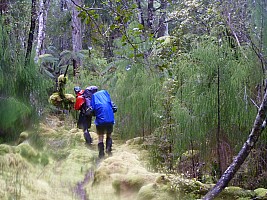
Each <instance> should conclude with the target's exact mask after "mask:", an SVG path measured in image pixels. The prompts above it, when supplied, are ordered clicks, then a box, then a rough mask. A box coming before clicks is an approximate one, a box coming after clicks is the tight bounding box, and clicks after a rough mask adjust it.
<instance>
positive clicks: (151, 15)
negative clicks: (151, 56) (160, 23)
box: [147, 0, 154, 33]
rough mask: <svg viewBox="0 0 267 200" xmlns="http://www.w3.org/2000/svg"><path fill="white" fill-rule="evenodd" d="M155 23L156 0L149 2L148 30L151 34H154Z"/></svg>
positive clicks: (149, 0)
mask: <svg viewBox="0 0 267 200" xmlns="http://www.w3.org/2000/svg"><path fill="white" fill-rule="evenodd" d="M153 21H154V0H148V4H147V28H148V29H149V31H150V33H154V30H153V26H152V25H153Z"/></svg>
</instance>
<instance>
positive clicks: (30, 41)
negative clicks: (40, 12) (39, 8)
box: [25, 0, 36, 65]
mask: <svg viewBox="0 0 267 200" xmlns="http://www.w3.org/2000/svg"><path fill="white" fill-rule="evenodd" d="M35 24H36V0H32V8H31V26H30V31H29V38H28V46H27V51H26V56H25V65H27V64H28V63H29V61H30V57H31V52H32V44H33V36H34V30H35Z"/></svg>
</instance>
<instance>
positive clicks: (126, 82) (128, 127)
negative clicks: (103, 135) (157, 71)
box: [111, 65, 160, 138]
mask: <svg viewBox="0 0 267 200" xmlns="http://www.w3.org/2000/svg"><path fill="white" fill-rule="evenodd" d="M124 67H125V66H124ZM121 68H122V67H121ZM116 75H117V82H116V86H115V90H114V91H113V93H111V95H112V96H114V102H116V104H117V105H118V112H117V113H116V116H115V117H116V119H117V120H116V121H117V122H116V128H117V129H118V132H119V133H121V136H122V138H131V137H136V136H144V135H149V134H151V133H152V132H153V130H154V129H155V128H156V124H157V123H158V120H159V118H158V117H157V116H156V110H157V109H158V107H159V106H160V105H159V104H157V103H158V101H157V96H156V94H157V92H158V90H159V82H158V79H157V78H156V77H153V76H152V75H150V74H149V73H148V72H147V71H145V70H143V69H142V67H140V66H139V65H132V66H131V68H129V69H128V71H127V70H125V69H124V68H122V69H121V70H119V71H118V72H116Z"/></svg>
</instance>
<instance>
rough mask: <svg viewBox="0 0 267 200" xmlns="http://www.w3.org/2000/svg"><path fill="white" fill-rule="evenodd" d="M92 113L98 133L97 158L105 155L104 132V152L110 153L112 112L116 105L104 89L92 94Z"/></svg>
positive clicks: (113, 120)
mask: <svg viewBox="0 0 267 200" xmlns="http://www.w3.org/2000/svg"><path fill="white" fill-rule="evenodd" d="M91 108H92V113H93V115H94V116H95V125H96V132H97V135H98V150H99V158H103V157H104V156H105V153H104V142H103V140H104V135H105V134H106V153H107V154H108V155H111V151H112V138H111V133H112V132H113V125H114V124H115V119H114V113H115V112H116V111H117V107H116V105H115V104H114V103H113V102H112V101H111V98H110V95H109V93H108V92H107V91H106V90H100V91H98V92H95V93H94V94H93V95H92V99H91Z"/></svg>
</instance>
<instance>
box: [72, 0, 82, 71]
mask: <svg viewBox="0 0 267 200" xmlns="http://www.w3.org/2000/svg"><path fill="white" fill-rule="evenodd" d="M76 5H79V6H81V0H72V46H73V53H74V54H75V55H76V54H77V52H78V51H80V50H82V22H81V18H79V17H78V14H79V12H78V10H77V7H76ZM80 65H81V60H80V59H79V58H78V57H77V56H75V58H73V76H75V75H76V72H77V69H78V67H79V66H80Z"/></svg>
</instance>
